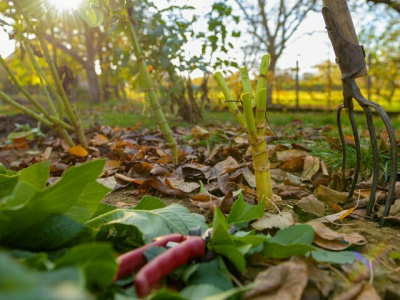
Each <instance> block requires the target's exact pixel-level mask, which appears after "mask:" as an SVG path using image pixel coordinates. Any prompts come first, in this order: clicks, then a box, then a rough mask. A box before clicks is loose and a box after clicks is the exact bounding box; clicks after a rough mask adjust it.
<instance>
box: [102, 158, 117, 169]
mask: <svg viewBox="0 0 400 300" xmlns="http://www.w3.org/2000/svg"><path fill="white" fill-rule="evenodd" d="M120 165H121V162H120V161H119V160H112V159H108V160H107V161H106V164H105V166H104V169H105V170H113V169H116V168H118V167H119V166H120Z"/></svg>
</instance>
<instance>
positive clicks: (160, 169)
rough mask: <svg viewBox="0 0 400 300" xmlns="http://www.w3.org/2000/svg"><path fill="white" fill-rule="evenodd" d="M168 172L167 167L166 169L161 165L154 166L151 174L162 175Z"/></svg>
mask: <svg viewBox="0 0 400 300" xmlns="http://www.w3.org/2000/svg"><path fill="white" fill-rule="evenodd" d="M168 173H169V172H168V170H167V169H165V168H163V167H161V166H159V165H156V166H154V168H153V169H151V171H150V174H151V175H154V176H162V175H166V174H168Z"/></svg>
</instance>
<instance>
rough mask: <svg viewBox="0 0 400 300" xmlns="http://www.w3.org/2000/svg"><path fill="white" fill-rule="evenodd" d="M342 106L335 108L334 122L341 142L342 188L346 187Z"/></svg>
mask: <svg viewBox="0 0 400 300" xmlns="http://www.w3.org/2000/svg"><path fill="white" fill-rule="evenodd" d="M343 108H344V104H341V105H339V107H338V108H337V115H336V123H337V126H338V131H339V136H340V142H341V144H342V183H343V188H344V189H345V188H346V180H345V171H346V141H345V139H344V134H343V128H342V117H341V112H342V109H343Z"/></svg>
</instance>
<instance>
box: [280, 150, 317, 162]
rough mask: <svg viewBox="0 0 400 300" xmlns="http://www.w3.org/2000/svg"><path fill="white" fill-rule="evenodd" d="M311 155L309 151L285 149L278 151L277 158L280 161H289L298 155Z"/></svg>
mask: <svg viewBox="0 0 400 300" xmlns="http://www.w3.org/2000/svg"><path fill="white" fill-rule="evenodd" d="M307 155H309V154H308V152H307V151H304V150H298V149H292V150H285V151H277V152H276V158H277V159H278V160H280V161H288V160H291V159H294V158H297V157H304V156H307Z"/></svg>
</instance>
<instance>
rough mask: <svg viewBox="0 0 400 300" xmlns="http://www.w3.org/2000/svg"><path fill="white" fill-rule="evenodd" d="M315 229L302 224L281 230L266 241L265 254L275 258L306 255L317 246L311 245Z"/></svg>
mask: <svg viewBox="0 0 400 300" xmlns="http://www.w3.org/2000/svg"><path fill="white" fill-rule="evenodd" d="M313 240H314V229H313V228H312V227H311V226H310V225H306V224H301V225H295V226H291V227H288V228H285V229H282V230H279V231H278V232H277V233H276V235H275V236H274V237H272V238H270V239H269V240H268V241H266V242H265V243H264V249H263V251H262V253H263V255H265V256H267V257H273V258H285V257H290V256H293V255H306V254H307V253H308V252H310V251H314V250H316V249H317V248H316V247H313V246H311V243H312V241H313Z"/></svg>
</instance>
